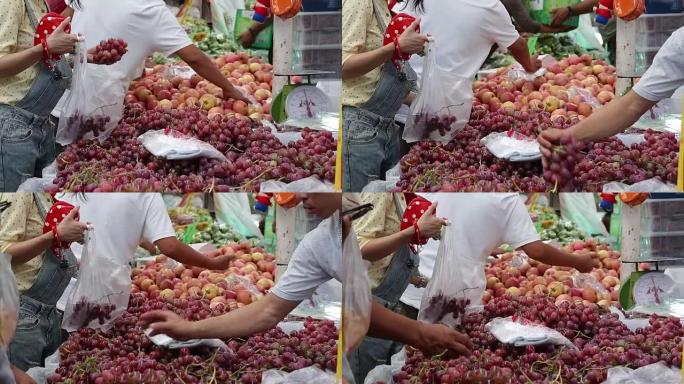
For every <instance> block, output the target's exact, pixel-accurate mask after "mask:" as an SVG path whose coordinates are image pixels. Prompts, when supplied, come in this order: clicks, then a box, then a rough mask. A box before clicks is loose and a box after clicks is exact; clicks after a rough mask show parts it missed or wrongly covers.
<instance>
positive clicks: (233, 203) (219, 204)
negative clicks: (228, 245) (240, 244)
mask: <svg viewBox="0 0 684 384" xmlns="http://www.w3.org/2000/svg"><path fill="white" fill-rule="evenodd" d="M214 207H215V209H216V219H217V220H218V221H220V222H222V223H226V224H228V225H230V227H231V228H234V229H235V230H237V232H238V233H240V235H242V236H243V237H245V238H252V237H255V238H257V239H263V237H264V235H263V234H262V233H261V231H260V230H259V227H258V226H257V225H256V223H255V222H254V219H253V218H252V210H251V207H250V206H249V197H248V196H247V194H246V193H215V194H214Z"/></svg>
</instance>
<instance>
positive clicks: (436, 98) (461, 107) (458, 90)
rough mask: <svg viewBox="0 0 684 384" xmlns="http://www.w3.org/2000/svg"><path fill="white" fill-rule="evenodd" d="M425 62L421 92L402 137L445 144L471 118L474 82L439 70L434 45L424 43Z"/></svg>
mask: <svg viewBox="0 0 684 384" xmlns="http://www.w3.org/2000/svg"><path fill="white" fill-rule="evenodd" d="M424 60H425V62H424V64H423V77H422V79H421V84H420V93H419V94H418V97H417V99H416V100H415V101H414V102H413V104H412V105H411V113H410V115H409V117H408V119H407V121H406V126H405V128H404V134H403V136H402V138H403V139H404V140H406V141H407V142H409V143H413V142H416V141H421V140H435V141H441V142H444V143H447V142H449V141H451V140H452V139H453V138H454V137H455V136H456V133H457V132H458V131H459V130H460V129H462V128H463V127H465V125H466V123H468V120H469V119H470V110H471V108H472V105H473V88H472V86H473V85H472V84H473V82H472V79H470V78H467V77H462V76H460V75H458V74H456V73H453V72H449V71H445V70H443V69H441V68H439V66H438V65H437V52H436V51H435V45H434V43H428V44H427V54H426V55H425V59H424Z"/></svg>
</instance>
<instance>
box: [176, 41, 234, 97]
mask: <svg viewBox="0 0 684 384" xmlns="http://www.w3.org/2000/svg"><path fill="white" fill-rule="evenodd" d="M177 53H178V56H180V58H181V59H183V61H185V62H186V63H188V65H189V66H190V67H191V68H192V69H193V70H195V72H197V74H198V75H200V76H202V77H203V78H205V79H206V80H207V81H209V82H211V83H213V84H214V85H216V86H218V87H220V88H221V89H230V88H232V87H233V84H231V83H230V81H228V79H226V78H225V77H224V76H223V75H222V74H221V72H220V71H219V70H218V68H217V67H216V64H215V63H214V62H213V61H212V60H211V59H210V58H209V56H207V55H206V54H204V52H202V51H200V50H199V48H197V47H195V46H194V45H191V46H189V47H185V48H183V49H181V50H180V51H178V52H177Z"/></svg>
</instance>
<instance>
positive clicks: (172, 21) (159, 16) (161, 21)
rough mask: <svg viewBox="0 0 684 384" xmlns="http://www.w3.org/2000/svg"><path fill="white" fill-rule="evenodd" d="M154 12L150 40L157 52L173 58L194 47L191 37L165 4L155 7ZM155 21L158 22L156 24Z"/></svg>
mask: <svg viewBox="0 0 684 384" xmlns="http://www.w3.org/2000/svg"><path fill="white" fill-rule="evenodd" d="M154 11H155V13H156V14H155V15H154V16H153V18H152V19H151V20H150V25H154V28H150V34H151V35H152V36H151V37H150V38H151V39H152V44H153V45H154V48H155V49H154V50H155V51H158V52H161V53H162V54H164V55H166V56H171V55H172V54H174V53H176V52H178V51H179V50H181V49H183V48H185V47H187V46H189V45H192V41H191V40H190V37H188V34H187V33H186V32H185V30H184V29H183V27H182V26H181V25H180V23H179V22H178V20H177V19H176V17H175V16H174V15H173V14H172V13H171V11H169V9H168V8H166V5H165V4H164V3H161V4H160V5H159V6H158V7H154ZM153 20H156V21H157V22H156V23H154V22H153Z"/></svg>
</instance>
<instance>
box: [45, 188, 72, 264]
mask: <svg viewBox="0 0 684 384" xmlns="http://www.w3.org/2000/svg"><path fill="white" fill-rule="evenodd" d="M74 208H75V207H74V206H73V205H71V204H69V203H67V202H64V201H59V200H55V203H54V204H52V207H51V208H50V210H49V211H48V213H47V215H46V216H45V223H44V224H43V233H48V232H52V233H54V234H55V239H54V241H53V242H52V246H51V248H50V249H51V250H52V253H53V254H54V255H55V256H57V258H58V259H60V260H61V259H62V251H63V250H64V249H67V248H69V246H70V245H71V244H70V243H68V242H64V241H61V240H59V236H58V235H57V226H58V225H59V223H61V222H62V220H64V218H65V217H66V216H67V215H68V214H69V212H71V210H72V209H74ZM75 219H76V220H80V217H79V215H76V217H75Z"/></svg>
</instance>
